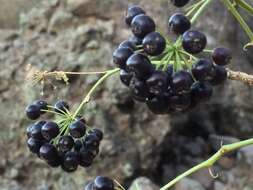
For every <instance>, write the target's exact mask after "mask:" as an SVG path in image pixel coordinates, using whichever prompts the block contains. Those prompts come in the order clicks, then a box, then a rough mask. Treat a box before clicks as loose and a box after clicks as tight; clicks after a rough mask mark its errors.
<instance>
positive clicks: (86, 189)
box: [84, 181, 94, 190]
mask: <svg viewBox="0 0 253 190" xmlns="http://www.w3.org/2000/svg"><path fill="white" fill-rule="evenodd" d="M93 186H94V182H93V181H90V182H88V183H87V184H86V185H85V187H84V190H93Z"/></svg>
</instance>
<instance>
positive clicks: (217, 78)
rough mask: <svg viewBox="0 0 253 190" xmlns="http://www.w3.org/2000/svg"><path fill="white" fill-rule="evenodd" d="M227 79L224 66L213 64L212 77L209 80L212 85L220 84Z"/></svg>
mask: <svg viewBox="0 0 253 190" xmlns="http://www.w3.org/2000/svg"><path fill="white" fill-rule="evenodd" d="M226 80H227V71H226V69H225V68H224V67H222V66H219V65H214V72H213V76H212V79H211V80H210V81H209V82H210V83H211V84H212V85H219V84H222V83H223V82H225V81H226Z"/></svg>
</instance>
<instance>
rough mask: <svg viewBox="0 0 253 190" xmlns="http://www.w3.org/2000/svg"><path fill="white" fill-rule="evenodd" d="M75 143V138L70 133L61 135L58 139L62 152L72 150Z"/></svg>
mask: <svg viewBox="0 0 253 190" xmlns="http://www.w3.org/2000/svg"><path fill="white" fill-rule="evenodd" d="M74 144H75V142H74V139H73V138H72V137H71V136H69V135H65V136H61V137H60V139H59V141H58V147H59V150H60V151H62V152H66V151H70V150H71V149H72V148H73V146H74Z"/></svg>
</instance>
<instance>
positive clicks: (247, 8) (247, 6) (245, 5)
mask: <svg viewBox="0 0 253 190" xmlns="http://www.w3.org/2000/svg"><path fill="white" fill-rule="evenodd" d="M235 3H236V4H237V5H239V6H240V7H241V8H243V9H244V10H245V11H247V12H248V13H249V14H251V15H253V7H252V6H251V5H250V4H248V3H247V2H246V1H244V0H235Z"/></svg>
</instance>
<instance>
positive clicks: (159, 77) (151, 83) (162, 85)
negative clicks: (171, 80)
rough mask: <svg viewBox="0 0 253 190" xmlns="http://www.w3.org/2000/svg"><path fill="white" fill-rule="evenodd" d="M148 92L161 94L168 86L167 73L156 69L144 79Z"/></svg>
mask: <svg viewBox="0 0 253 190" xmlns="http://www.w3.org/2000/svg"><path fill="white" fill-rule="evenodd" d="M146 84H147V87H148V89H149V92H150V93H152V94H155V95H159V94H162V93H163V92H165V91H166V90H167V88H168V74H167V73H166V72H164V71H159V70H156V71H154V72H153V74H152V75H151V76H150V77H149V78H148V79H147V81H146Z"/></svg>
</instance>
